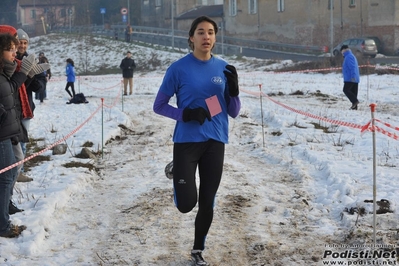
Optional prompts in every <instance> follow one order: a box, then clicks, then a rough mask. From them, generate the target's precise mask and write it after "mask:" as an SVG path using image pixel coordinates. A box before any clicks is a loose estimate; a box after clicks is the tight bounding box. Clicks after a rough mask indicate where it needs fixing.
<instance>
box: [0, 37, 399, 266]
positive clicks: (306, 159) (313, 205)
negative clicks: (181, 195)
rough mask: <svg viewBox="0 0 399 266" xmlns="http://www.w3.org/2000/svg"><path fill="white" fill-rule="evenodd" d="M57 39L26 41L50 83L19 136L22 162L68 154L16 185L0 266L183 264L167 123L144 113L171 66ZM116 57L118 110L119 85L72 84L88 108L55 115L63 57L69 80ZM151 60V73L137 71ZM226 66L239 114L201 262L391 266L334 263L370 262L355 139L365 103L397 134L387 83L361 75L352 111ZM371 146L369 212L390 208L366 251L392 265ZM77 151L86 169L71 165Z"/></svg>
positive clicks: (365, 190) (335, 84) (385, 174)
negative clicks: (61, 148) (129, 69)
mask: <svg viewBox="0 0 399 266" xmlns="http://www.w3.org/2000/svg"><path fill="white" fill-rule="evenodd" d="M65 36H66V37H65ZM65 36H60V35H53V36H48V37H36V38H32V39H31V42H32V44H31V47H30V50H31V51H32V52H35V53H38V52H39V51H44V52H45V54H46V56H48V58H49V61H50V63H51V64H52V70H53V73H54V74H53V78H52V79H51V81H50V82H49V83H48V87H47V92H48V99H47V100H45V102H44V103H43V104H40V103H38V102H36V103H37V108H36V110H35V118H34V119H33V120H32V121H31V130H30V132H29V133H30V136H31V138H32V139H33V140H34V141H33V142H34V143H37V146H38V148H36V150H34V151H31V152H30V154H32V153H34V152H37V151H38V150H39V151H40V150H42V149H44V148H45V147H48V146H49V145H52V144H53V143H56V142H57V141H60V143H64V144H67V146H68V151H67V153H66V154H64V155H53V154H52V151H51V150H48V151H44V152H42V153H41V154H40V155H41V156H46V158H48V161H43V162H41V163H40V164H38V165H35V166H34V167H32V168H30V171H29V172H28V173H27V174H28V175H29V176H32V177H33V178H34V181H33V182H30V183H17V185H16V191H15V193H14V196H13V199H14V201H15V202H16V203H17V205H18V206H19V207H21V208H23V209H25V211H24V212H23V213H18V214H15V215H12V216H11V220H12V222H13V223H15V224H24V225H26V226H27V227H28V228H27V230H26V231H24V232H23V234H22V236H20V237H19V238H17V239H0V264H1V265H190V262H189V256H188V254H189V251H190V249H191V247H192V241H193V233H194V217H195V213H196V212H195V211H194V212H191V213H189V214H185V215H183V214H181V213H179V212H178V211H177V210H176V208H175V207H174V204H173V194H172V182H171V180H169V179H167V178H166V177H165V175H164V167H165V165H166V164H167V163H169V162H170V160H171V158H172V147H173V143H172V140H171V139H172V133H173V127H174V122H173V121H172V120H170V119H168V118H165V117H161V116H159V115H156V114H155V113H154V112H153V111H152V104H153V101H154V98H155V95H156V93H157V91H158V88H159V85H160V84H161V82H162V78H163V73H164V71H165V70H166V68H167V66H168V65H169V64H170V62H172V61H173V60H176V59H177V58H179V57H181V56H182V55H183V54H182V53H172V52H168V51H159V50H153V49H152V48H150V47H148V48H146V47H143V46H137V45H133V44H126V43H123V42H120V41H114V40H104V39H101V38H93V37H79V38H78V39H77V40H76V39H73V37H72V36H67V35H65ZM89 40H90V42H89ZM111 48H112V49H111ZM127 49H129V50H132V52H133V55H134V58H135V60H136V63H138V64H139V65H140V67H141V69H142V70H139V71H138V72H137V73H136V74H135V79H134V82H135V85H134V87H135V88H134V94H133V95H132V96H128V97H124V98H122V97H121V94H122V93H121V92H122V87H121V74H115V75H101V76H80V77H79V80H78V81H77V82H76V87H77V91H78V92H83V93H84V94H85V96H86V97H87V100H88V101H89V103H88V104H78V105H67V104H65V103H66V101H67V100H68V98H67V93H66V92H65V91H64V87H65V83H66V82H65V77H64V73H63V67H64V66H65V65H64V62H65V59H66V58H68V57H70V58H73V59H74V61H75V63H76V66H77V71H81V72H83V71H84V69H85V67H87V69H88V70H89V71H93V70H95V69H99V68H101V67H104V68H107V67H108V66H112V67H115V66H116V67H117V66H119V63H120V60H121V59H122V58H123V56H124V53H125V52H126V50H127ZM86 58H89V59H86ZM150 58H157V60H159V61H160V62H161V63H160V64H159V65H156V64H155V65H153V66H148V62H149V60H150ZM226 60H228V61H229V62H230V63H232V64H234V65H236V66H237V67H238V71H239V75H240V87H241V93H240V97H241V101H242V110H241V112H240V115H239V117H237V118H236V119H231V120H230V143H229V144H228V145H227V146H226V156H225V167H224V174H223V179H222V183H221V186H220V190H219V192H218V194H217V199H216V206H215V216H214V222H213V224H212V227H211V229H210V232H209V236H208V238H207V247H206V250H205V252H204V257H205V259H206V260H208V261H209V262H210V263H211V265H244V266H245V265H333V264H331V263H333V262H338V261H341V262H343V263H346V264H343V265H349V263H352V264H354V263H357V264H358V265H359V264H360V262H361V261H362V262H364V263H369V264H373V263H374V264H377V263H380V265H395V264H394V263H396V258H392V257H389V258H387V257H385V258H380V259H374V258H371V257H368V258H361V260H359V258H360V257H361V256H360V255H359V254H360V253H358V258H357V259H356V258H354V256H352V257H351V258H349V257H348V256H347V257H346V258H345V255H342V256H340V254H341V253H343V252H347V253H348V252H349V251H350V252H352V253H351V254H354V253H355V252H361V251H363V252H368V251H370V250H373V249H372V248H371V247H370V245H372V244H373V233H374V231H373V227H372V225H373V214H372V212H373V204H372V203H367V202H365V200H372V199H373V146H372V143H373V141H372V133H371V132H365V133H364V134H361V133H360V129H359V128H357V127H356V126H358V125H360V126H363V125H365V124H366V123H368V122H369V121H370V119H371V112H370V107H369V106H368V105H369V104H370V103H376V104H377V109H376V112H375V115H376V118H378V119H380V120H381V121H383V122H385V123H389V124H391V125H392V126H393V127H398V126H399V121H398V120H399V119H398V117H399V114H398V103H397V96H398V89H397V84H398V83H399V78H398V77H397V76H395V75H369V76H362V78H361V84H360V91H359V98H360V101H361V104H360V107H359V110H358V111H351V110H348V109H349V106H350V103H349V101H348V100H347V99H346V97H345V96H344V95H343V93H342V86H343V83H342V77H341V75H340V74H339V73H335V72H334V73H327V74H319V73H308V74H306V73H279V74H276V73H273V72H266V71H265V70H266V69H267V68H270V69H275V68H276V67H278V64H277V62H275V61H273V62H269V61H267V60H256V59H250V58H244V59H234V58H226ZM290 63H291V62H281V64H290ZM251 65H252V67H251ZM254 66H256V67H254ZM259 84H261V86H259ZM260 90H261V91H262V92H263V93H264V96H263V97H262V98H261V99H260V98H259V97H258V96H256V95H259V91H260ZM298 91H299V92H303V94H302V95H300V94H299V93H297V92H298ZM265 95H271V96H270V97H266V96H265ZM102 100H103V102H104V107H103V108H102V105H101V103H102ZM309 114H311V115H313V116H312V117H310V116H309ZM331 120H335V122H334V123H333V124H332V123H331ZM337 121H338V122H337ZM345 122H347V123H351V124H350V126H348V125H347V124H345ZM353 125H356V126H355V127H354V126H353ZM378 126H380V127H382V128H384V129H387V130H388V131H390V132H395V131H394V129H392V128H389V127H386V126H383V125H382V124H381V123H378ZM396 134H397V133H396ZM375 137H376V144H377V145H376V165H377V167H376V177H377V199H378V200H379V201H380V200H381V199H386V200H388V201H389V204H390V206H388V207H387V206H386V208H385V209H384V208H382V207H381V208H380V209H381V210H385V211H388V212H387V213H384V214H378V215H377V227H376V229H377V230H376V243H377V244H379V245H384V248H381V246H379V247H378V248H377V250H383V252H386V253H387V254H388V255H392V252H394V251H395V245H396V242H397V230H398V225H397V220H398V204H397V202H399V196H398V193H397V187H398V185H399V181H398V180H397V176H398V170H397V164H398V159H399V153H398V151H399V149H398V148H399V145H398V141H397V140H396V139H394V138H393V137H389V136H387V135H385V134H382V133H380V132H377V133H376V134H375ZM88 142H91V143H92V145H91V146H90V145H89V146H90V147H89V149H90V150H91V151H93V152H94V153H96V154H97V157H96V159H80V158H77V157H76V155H78V154H79V153H80V151H81V149H82V147H83V146H87V145H88ZM103 145H104V149H103V148H102V147H103ZM29 163H30V162H27V164H29ZM68 163H69V164H70V163H75V164H74V165H75V166H76V165H77V164H78V163H80V167H69V166H68ZM383 203H384V202H382V204H383ZM367 255H369V253H367ZM323 256H324V257H323ZM383 263H385V264H383ZM388 263H390V264H388ZM360 265H361V264H360Z"/></svg>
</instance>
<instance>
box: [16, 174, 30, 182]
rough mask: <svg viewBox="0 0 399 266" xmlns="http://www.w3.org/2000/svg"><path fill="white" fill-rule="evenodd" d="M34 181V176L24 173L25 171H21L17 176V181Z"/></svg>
mask: <svg viewBox="0 0 399 266" xmlns="http://www.w3.org/2000/svg"><path fill="white" fill-rule="evenodd" d="M30 181H33V178H31V177H29V176H26V175H24V174H23V173H19V175H18V177H17V182H30Z"/></svg>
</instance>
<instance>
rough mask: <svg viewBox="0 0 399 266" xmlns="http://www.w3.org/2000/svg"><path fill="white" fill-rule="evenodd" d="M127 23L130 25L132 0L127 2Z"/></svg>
mask: <svg viewBox="0 0 399 266" xmlns="http://www.w3.org/2000/svg"><path fill="white" fill-rule="evenodd" d="M127 23H128V24H129V25H130V0H127Z"/></svg>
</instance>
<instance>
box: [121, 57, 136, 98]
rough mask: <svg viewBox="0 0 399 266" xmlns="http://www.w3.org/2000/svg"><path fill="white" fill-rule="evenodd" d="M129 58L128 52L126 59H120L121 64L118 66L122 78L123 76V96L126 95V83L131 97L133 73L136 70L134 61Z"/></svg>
mask: <svg viewBox="0 0 399 266" xmlns="http://www.w3.org/2000/svg"><path fill="white" fill-rule="evenodd" d="M131 57H132V53H131V52H130V51H128V52H127V54H126V57H125V58H123V59H122V62H121V64H120V65H119V67H120V69H122V76H123V95H127V84H128V83H129V94H130V95H131V94H132V93H133V71H134V69H135V68H136V64H135V63H134V60H133V59H132V58H131Z"/></svg>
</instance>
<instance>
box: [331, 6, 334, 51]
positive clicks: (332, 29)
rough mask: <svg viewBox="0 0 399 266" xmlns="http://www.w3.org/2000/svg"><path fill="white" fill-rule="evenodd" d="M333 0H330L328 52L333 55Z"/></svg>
mask: <svg viewBox="0 0 399 266" xmlns="http://www.w3.org/2000/svg"><path fill="white" fill-rule="evenodd" d="M333 11H334V0H330V41H331V42H330V54H331V57H333V56H334V51H333V50H334V49H333V48H334V16H333V15H334V12H333Z"/></svg>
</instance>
